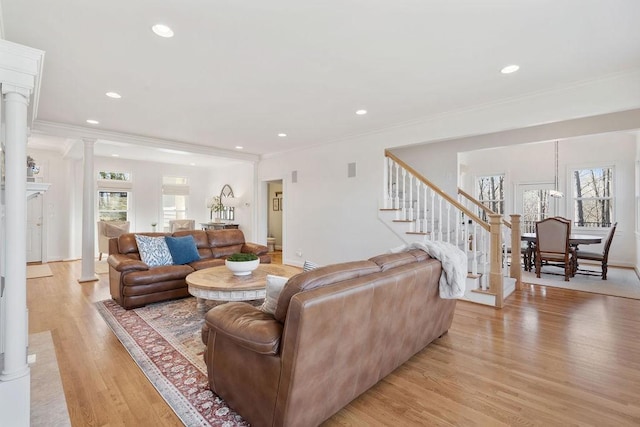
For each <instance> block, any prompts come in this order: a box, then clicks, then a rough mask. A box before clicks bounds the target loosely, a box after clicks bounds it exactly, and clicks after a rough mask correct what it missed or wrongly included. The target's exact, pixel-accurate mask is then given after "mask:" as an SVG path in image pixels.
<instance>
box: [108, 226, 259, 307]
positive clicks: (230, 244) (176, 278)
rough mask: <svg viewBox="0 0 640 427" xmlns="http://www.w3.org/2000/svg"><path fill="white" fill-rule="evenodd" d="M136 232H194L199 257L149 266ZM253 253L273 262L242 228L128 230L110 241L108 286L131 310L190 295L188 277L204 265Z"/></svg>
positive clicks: (175, 235)
mask: <svg viewBox="0 0 640 427" xmlns="http://www.w3.org/2000/svg"><path fill="white" fill-rule="evenodd" d="M135 234H141V235H144V236H156V237H157V236H173V237H182V236H187V235H192V236H193V238H194V240H195V243H196V247H197V250H198V254H199V255H200V259H199V260H197V261H193V262H190V263H188V264H184V265H164V266H159V267H152V268H149V266H148V265H147V264H145V263H144V262H142V261H141V260H140V253H139V252H138V245H137V244H136V239H135ZM237 252H250V253H254V254H256V255H258V257H260V262H261V263H270V262H271V256H270V255H268V254H267V247H266V246H264V245H259V244H256V243H247V242H245V240H244V233H242V231H241V230H237V229H229V230H208V231H204V230H184V231H176V232H175V233H127V234H123V235H122V236H120V237H117V238H113V239H110V240H109V258H108V259H107V262H108V264H109V287H110V289H111V297H112V298H113V299H114V300H115V301H116V302H117V303H118V304H120V305H121V306H122V307H124V308H126V309H127V310H128V309H131V308H136V307H142V306H144V305H146V304H150V303H153V302H159V301H165V300H169V299H174V298H182V297H186V296H189V292H188V290H187V283H186V282H185V277H187V275H188V274H189V273H192V272H194V271H196V270H201V269H203V268H209V267H215V266H218V265H224V260H225V258H226V257H227V256H229V255H231V254H233V253H237Z"/></svg>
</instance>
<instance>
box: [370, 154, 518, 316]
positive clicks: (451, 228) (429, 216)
mask: <svg viewBox="0 0 640 427" xmlns="http://www.w3.org/2000/svg"><path fill="white" fill-rule="evenodd" d="M384 170H385V174H384V194H383V208H382V210H386V211H394V212H395V219H393V222H398V223H407V224H408V226H407V227H408V231H406V234H408V235H412V234H413V235H416V234H417V235H424V236H425V237H424V238H425V239H429V240H439V241H445V242H448V243H451V244H453V245H456V246H457V247H459V248H460V249H462V250H463V251H464V252H465V254H466V255H467V259H468V260H469V261H468V271H469V273H470V274H471V275H473V276H474V277H477V278H478V279H479V280H478V288H477V289H475V290H474V292H482V293H488V294H491V295H495V306H496V307H502V305H503V302H504V301H503V276H505V275H506V276H509V274H506V270H507V269H506V268H505V267H506V264H505V262H506V261H504V260H505V259H506V253H505V252H504V251H505V250H506V249H505V248H506V245H503V244H502V236H503V235H505V236H507V234H506V233H504V232H503V231H502V230H501V224H502V222H503V219H502V216H500V215H497V214H494V213H487V215H488V217H489V222H486V221H483V220H482V219H481V218H480V216H479V215H478V214H476V213H474V210H475V209H470V208H469V207H467V206H464V205H463V204H462V203H460V202H459V201H458V200H456V199H455V198H453V197H451V196H449V195H448V194H447V193H445V192H444V191H442V190H441V189H440V188H439V187H438V186H437V185H435V184H433V183H432V182H430V181H429V180H428V179H426V178H425V177H424V176H422V175H421V174H419V173H418V172H417V171H415V170H414V169H413V168H411V167H410V166H408V165H407V164H406V163H404V162H403V161H402V160H400V159H399V158H397V157H396V156H395V155H394V154H393V153H391V152H389V151H386V152H385V168H384ZM516 220H517V221H518V229H519V216H518V218H517V219H516ZM509 234H510V233H509ZM517 234H518V236H517V237H518V242H519V232H518V233H517ZM507 241H510V240H507ZM518 253H519V249H518ZM512 265H513V263H512ZM518 267H519V264H518ZM519 271H520V270H519V269H518V273H519ZM503 272H504V273H503ZM511 277H514V276H511ZM519 281H520V280H519V275H518V277H516V283H517V285H516V286H517V287H519Z"/></svg>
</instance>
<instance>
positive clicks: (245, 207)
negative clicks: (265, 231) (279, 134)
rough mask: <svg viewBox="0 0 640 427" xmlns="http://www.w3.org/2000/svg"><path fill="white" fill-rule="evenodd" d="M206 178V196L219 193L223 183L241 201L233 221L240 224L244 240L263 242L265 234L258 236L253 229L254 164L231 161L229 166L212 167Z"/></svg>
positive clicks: (254, 207)
mask: <svg viewBox="0 0 640 427" xmlns="http://www.w3.org/2000/svg"><path fill="white" fill-rule="evenodd" d="M207 179H208V181H207V192H208V193H207V197H208V198H211V197H212V196H214V195H219V194H220V191H221V190H222V187H224V185H225V184H229V185H230V186H231V189H232V190H233V194H234V196H235V197H237V198H239V199H240V201H241V203H240V206H238V207H237V208H235V220H234V221H233V222H234V223H236V224H239V225H240V229H241V230H242V231H243V233H244V238H245V240H246V241H248V242H255V243H262V244H265V243H266V236H260V237H258V236H257V235H256V231H255V209H256V203H255V165H254V164H253V163H252V162H237V161H233V162H230V164H229V166H226V167H217V168H212V169H211V170H210V171H209V175H208V178H207ZM207 215H208V212H207ZM207 218H209V217H208V216H207Z"/></svg>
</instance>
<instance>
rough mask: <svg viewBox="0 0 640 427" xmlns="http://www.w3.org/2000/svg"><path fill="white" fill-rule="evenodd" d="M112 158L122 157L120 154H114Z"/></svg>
mask: <svg viewBox="0 0 640 427" xmlns="http://www.w3.org/2000/svg"><path fill="white" fill-rule="evenodd" d="M111 157H120V154H112V155H111Z"/></svg>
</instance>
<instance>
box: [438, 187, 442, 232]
mask: <svg viewBox="0 0 640 427" xmlns="http://www.w3.org/2000/svg"><path fill="white" fill-rule="evenodd" d="M438 240H439V241H442V196H440V195H438Z"/></svg>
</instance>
